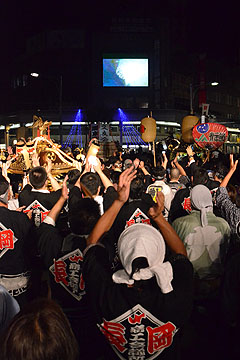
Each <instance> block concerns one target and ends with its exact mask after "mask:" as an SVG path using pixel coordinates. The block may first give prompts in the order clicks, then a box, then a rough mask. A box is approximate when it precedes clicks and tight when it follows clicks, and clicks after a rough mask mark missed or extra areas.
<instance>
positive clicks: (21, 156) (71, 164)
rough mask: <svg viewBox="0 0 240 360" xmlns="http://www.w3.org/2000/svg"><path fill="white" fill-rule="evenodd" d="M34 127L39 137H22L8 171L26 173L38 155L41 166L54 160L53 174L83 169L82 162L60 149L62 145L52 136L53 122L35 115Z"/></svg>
mask: <svg viewBox="0 0 240 360" xmlns="http://www.w3.org/2000/svg"><path fill="white" fill-rule="evenodd" d="M33 120H34V123H33V125H32V128H33V129H34V128H35V129H36V128H37V137H35V138H34V139H33V140H30V141H28V142H25V141H24V139H20V140H19V141H18V142H17V144H16V155H15V156H13V157H12V158H11V159H10V160H9V162H10V166H9V168H8V172H9V173H11V174H20V175H24V173H26V172H27V171H28V170H29V169H31V168H32V167H33V156H34V154H36V155H37V157H38V158H39V164H40V166H44V167H45V166H46V165H47V162H48V160H51V161H52V175H53V176H57V175H60V174H66V173H68V172H69V171H70V170H73V169H79V170H81V162H79V161H77V160H75V159H74V158H73V157H71V156H70V155H68V154H66V153H65V152H64V151H63V150H61V149H60V145H58V144H57V143H55V142H54V141H53V140H51V138H50V126H51V122H48V121H45V122H43V120H42V118H40V117H37V116H34V117H33ZM46 133H47V134H46Z"/></svg>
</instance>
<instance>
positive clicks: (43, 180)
mask: <svg viewBox="0 0 240 360" xmlns="http://www.w3.org/2000/svg"><path fill="white" fill-rule="evenodd" d="M48 177H49V178H50V179H51V181H52V182H53V181H54V179H53V178H52V176H51V175H50V173H47V171H46V170H45V169H44V168H43V167H42V166H38V167H35V168H33V169H31V170H30V172H29V181H30V184H31V185H30V184H27V185H26V186H25V187H24V188H23V190H22V191H21V193H20V194H19V197H18V200H19V206H20V207H21V206H25V209H24V212H26V213H27V212H28V211H30V210H33V222H34V224H35V225H36V226H39V225H40V224H41V222H42V221H43V220H44V218H45V217H46V216H47V214H48V213H49V210H51V208H52V207H53V205H54V204H55V203H56V202H57V200H58V199H59V197H60V195H61V190H60V189H58V190H57V191H51V192H50V191H49V190H48V189H47V179H48Z"/></svg>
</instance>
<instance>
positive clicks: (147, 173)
mask: <svg viewBox="0 0 240 360" xmlns="http://www.w3.org/2000/svg"><path fill="white" fill-rule="evenodd" d="M138 168H139V169H141V170H142V172H143V174H144V175H150V174H149V172H148V171H147V169H146V168H145V166H144V161H140V163H139V166H138Z"/></svg>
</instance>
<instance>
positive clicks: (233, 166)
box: [220, 154, 238, 187]
mask: <svg viewBox="0 0 240 360" xmlns="http://www.w3.org/2000/svg"><path fill="white" fill-rule="evenodd" d="M229 159H230V170H229V172H228V173H227V175H226V176H225V178H224V179H223V181H222V182H221V184H220V187H227V184H228V182H229V180H230V179H231V177H232V176H233V174H234V172H235V171H236V169H237V165H238V160H236V161H235V162H234V160H233V154H230V156H229Z"/></svg>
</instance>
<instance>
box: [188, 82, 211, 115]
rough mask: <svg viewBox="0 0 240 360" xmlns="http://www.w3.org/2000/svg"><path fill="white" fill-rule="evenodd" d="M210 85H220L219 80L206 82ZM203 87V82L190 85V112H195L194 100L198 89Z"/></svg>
mask: <svg viewBox="0 0 240 360" xmlns="http://www.w3.org/2000/svg"><path fill="white" fill-rule="evenodd" d="M208 85H211V86H217V85H218V82H217V81H214V82H210V83H208V84H206V85H205V86H208ZM200 87H201V84H195V85H194V84H190V85H189V93H190V114H193V101H194V98H195V95H196V93H197V91H198V90H199V89H200Z"/></svg>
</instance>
